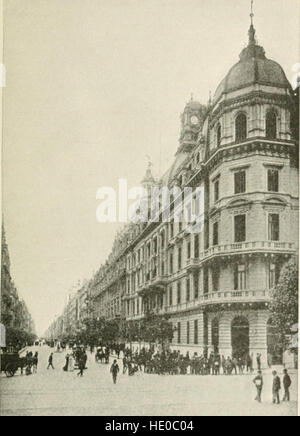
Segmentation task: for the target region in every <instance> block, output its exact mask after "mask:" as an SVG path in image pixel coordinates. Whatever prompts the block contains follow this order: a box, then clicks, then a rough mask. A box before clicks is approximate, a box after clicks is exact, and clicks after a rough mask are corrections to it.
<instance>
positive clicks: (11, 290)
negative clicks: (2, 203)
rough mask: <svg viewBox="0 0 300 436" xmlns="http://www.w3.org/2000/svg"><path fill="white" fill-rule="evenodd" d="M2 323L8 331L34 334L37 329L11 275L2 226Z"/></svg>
mask: <svg viewBox="0 0 300 436" xmlns="http://www.w3.org/2000/svg"><path fill="white" fill-rule="evenodd" d="M0 320H1V323H2V324H3V325H4V326H5V328H6V329H9V328H14V329H19V330H23V331H25V332H27V333H34V332H35V327H34V322H33V319H32V317H31V315H30V313H29V311H28V308H27V306H26V304H25V302H24V300H22V299H21V298H20V297H19V294H18V291H17V289H16V286H15V284H14V282H13V279H12V277H11V273H10V257H9V251H8V245H7V242H6V236H5V229H4V225H2V237H1V318H0Z"/></svg>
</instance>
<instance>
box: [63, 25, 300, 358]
mask: <svg viewBox="0 0 300 436" xmlns="http://www.w3.org/2000/svg"><path fill="white" fill-rule="evenodd" d="M298 137H299V87H298V88H297V89H296V90H293V89H292V87H291V85H290V83H289V82H288V80H287V78H286V75H285V73H284V71H283V69H282V68H281V66H280V65H279V64H278V63H276V62H274V61H272V60H270V59H268V58H267V57H266V55H265V51H264V49H263V48H262V47H260V46H259V45H258V44H257V42H256V39H255V29H254V27H253V24H251V27H250V30H249V43H248V46H247V47H246V48H245V49H244V50H243V51H242V53H241V54H240V59H239V61H238V62H237V63H236V64H235V65H234V66H233V67H232V68H231V69H230V71H229V73H228V74H227V75H226V77H225V78H224V80H222V82H221V83H220V85H219V86H218V88H217V90H216V92H215V95H214V98H213V99H210V102H209V104H208V105H202V104H200V103H198V102H197V101H194V100H193V98H192V99H191V101H190V102H188V103H187V105H186V107H185V109H184V111H183V114H182V116H181V135H180V140H179V147H178V150H177V152H176V154H175V160H174V163H173V165H172V166H171V168H169V170H168V171H167V172H166V174H165V175H164V176H163V177H162V178H161V180H158V181H156V180H155V179H154V177H153V176H152V173H151V168H150V167H149V168H148V170H147V172H146V175H145V178H144V179H143V181H142V184H143V186H144V188H145V189H146V191H147V192H148V195H149V193H150V191H151V188H152V187H159V188H162V187H167V188H169V189H170V188H176V187H177V188H178V187H179V188H181V189H182V188H184V187H190V188H192V194H191V195H190V197H188V201H187V202H186V203H185V205H184V210H182V207H181V205H178V203H177V202H176V198H173V199H172V204H171V207H170V214H171V217H170V219H169V221H168V222H165V221H164V220H158V222H156V221H149V222H148V223H140V224H130V225H128V226H127V227H126V228H125V229H124V230H123V231H122V232H120V233H119V234H118V235H117V237H116V239H115V242H114V246H113V248H112V252H111V254H110V256H109V258H108V260H107V261H106V263H105V265H102V266H101V267H100V268H99V270H98V272H97V273H96V274H95V276H94V277H93V278H92V279H91V280H90V281H89V283H88V284H87V286H86V287H85V290H86V291H85V293H86V296H87V300H86V301H88V304H87V306H86V307H85V306H84V307H85V309H84V310H87V311H88V314H89V316H90V317H93V318H100V317H105V318H106V319H114V318H120V319H123V320H126V321H132V320H141V319H142V318H143V317H144V316H145V315H146V313H148V312H149V311H153V312H155V313H157V314H160V315H168V316H169V317H170V320H171V322H172V323H173V325H174V327H175V329H176V330H175V334H174V338H173V341H172V343H171V344H170V347H171V348H173V349H175V350H180V351H181V352H183V353H185V352H186V351H189V352H190V353H194V352H197V353H198V354H202V353H203V352H210V351H213V350H215V351H218V352H219V353H220V354H221V355H224V356H225V357H227V356H231V355H236V356H238V355H244V354H246V353H250V354H253V355H255V354H256V353H260V354H261V355H262V362H263V364H266V362H267V355H268V354H271V355H272V357H273V360H274V362H276V359H280V350H278V348H277V347H276V343H275V342H274V339H275V336H274V330H273V326H272V323H271V320H270V314H269V310H268V306H269V302H270V291H271V289H272V288H273V287H274V286H275V285H276V283H277V280H278V278H279V274H280V270H281V268H282V265H283V264H284V263H285V262H286V261H288V259H289V258H290V257H291V256H296V255H297V253H298V246H297V241H298V180H299V179H298V142H297V138H298ZM197 188H198V189H199V188H201V192H202V193H203V198H202V201H201V202H199V198H198V197H197V195H196V190H197ZM200 203H201V204H200ZM159 213H160V214H162V213H163V211H162V210H161V209H160V210H159ZM160 216H161V215H160ZM182 216H184V217H185V218H186V222H184V220H182V219H180V218H181V217H182ZM192 217H196V224H195V226H197V223H198V224H199V223H200V227H199V229H198V231H192V232H191V231H190V227H191V220H192ZM199 217H200V221H199ZM178 218H179V219H178ZM192 224H193V223H192ZM195 226H194V228H196V227H195ZM84 301H85V300H84ZM75 318H76V317H75ZM66 322H67V320H66V319H64V320H63V323H64V324H66ZM70 328H72V325H71V326H70ZM55 336H57V337H58V336H59V332H56V333H55Z"/></svg>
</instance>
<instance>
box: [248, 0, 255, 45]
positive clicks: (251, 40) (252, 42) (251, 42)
mask: <svg viewBox="0 0 300 436" xmlns="http://www.w3.org/2000/svg"><path fill="white" fill-rule="evenodd" d="M253 18H254V12H253V0H251V13H250V19H251V25H250V29H249V32H248V33H249V45H255V44H256V40H255V29H254V26H253Z"/></svg>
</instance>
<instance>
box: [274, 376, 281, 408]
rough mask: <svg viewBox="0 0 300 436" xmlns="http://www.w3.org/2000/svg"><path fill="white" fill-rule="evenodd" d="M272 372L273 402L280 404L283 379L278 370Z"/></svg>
mask: <svg viewBox="0 0 300 436" xmlns="http://www.w3.org/2000/svg"><path fill="white" fill-rule="evenodd" d="M272 374H273V388H272V393H273V404H276V403H277V404H280V399H279V391H280V389H281V381H280V378H279V377H278V375H277V372H276V371H273V372H272Z"/></svg>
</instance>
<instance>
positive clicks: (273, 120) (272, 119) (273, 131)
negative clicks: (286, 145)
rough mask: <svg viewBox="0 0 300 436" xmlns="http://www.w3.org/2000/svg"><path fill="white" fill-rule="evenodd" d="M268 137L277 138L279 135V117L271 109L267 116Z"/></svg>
mask: <svg viewBox="0 0 300 436" xmlns="http://www.w3.org/2000/svg"><path fill="white" fill-rule="evenodd" d="M266 137H267V138H269V139H276V137H277V117H276V113H275V112H274V111H270V112H268V113H267V116H266Z"/></svg>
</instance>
